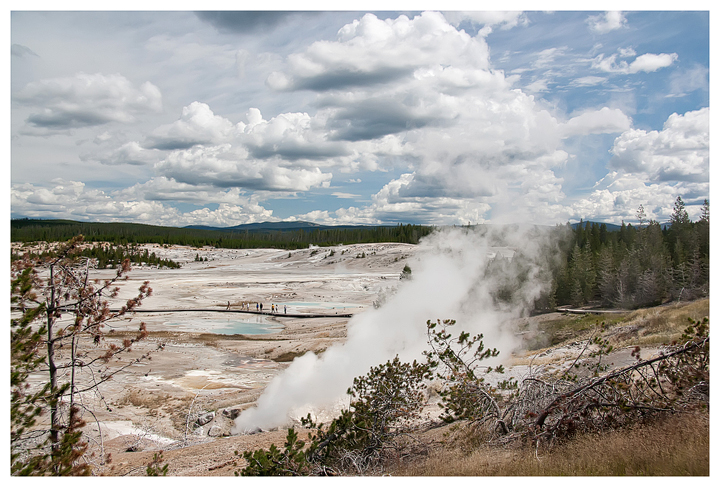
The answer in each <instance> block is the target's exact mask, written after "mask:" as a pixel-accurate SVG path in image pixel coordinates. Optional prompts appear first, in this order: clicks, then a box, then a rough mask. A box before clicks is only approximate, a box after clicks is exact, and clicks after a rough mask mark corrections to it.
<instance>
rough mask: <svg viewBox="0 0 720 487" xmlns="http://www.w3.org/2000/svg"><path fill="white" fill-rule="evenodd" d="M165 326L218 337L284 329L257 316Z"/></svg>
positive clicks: (273, 331) (180, 322)
mask: <svg viewBox="0 0 720 487" xmlns="http://www.w3.org/2000/svg"><path fill="white" fill-rule="evenodd" d="M165 326H167V327H169V328H171V329H176V330H182V331H190V332H196V333H197V332H202V333H215V334H218V335H267V334H269V333H277V332H279V331H282V329H283V328H284V326H283V325H281V324H279V323H275V322H273V321H270V320H268V319H267V318H265V317H264V316H259V315H250V316H244V317H242V318H237V317H234V318H221V319H217V318H214V319H212V318H211V319H183V320H182V321H175V322H172V321H168V322H166V323H165Z"/></svg>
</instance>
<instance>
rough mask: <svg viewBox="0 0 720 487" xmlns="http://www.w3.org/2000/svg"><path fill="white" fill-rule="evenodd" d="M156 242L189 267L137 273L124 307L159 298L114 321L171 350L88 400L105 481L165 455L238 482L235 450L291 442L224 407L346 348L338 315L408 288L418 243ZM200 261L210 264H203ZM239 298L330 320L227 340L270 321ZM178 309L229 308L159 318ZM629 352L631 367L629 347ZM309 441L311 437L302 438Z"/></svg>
mask: <svg viewBox="0 0 720 487" xmlns="http://www.w3.org/2000/svg"><path fill="white" fill-rule="evenodd" d="M146 247H147V248H148V249H149V250H150V251H151V252H155V253H156V254H157V255H158V256H159V257H162V258H170V259H173V260H175V261H177V262H179V263H181V264H182V268H181V269H172V270H170V269H151V268H147V267H135V268H133V270H132V272H130V274H129V276H130V278H129V280H128V281H127V282H126V283H125V284H124V285H123V287H122V292H121V294H120V296H119V298H121V299H118V301H117V303H121V302H122V300H124V299H127V298H129V297H131V296H132V295H133V293H134V292H136V290H137V288H138V287H139V285H140V284H141V283H142V282H143V281H145V280H148V281H150V286H151V287H152V289H153V294H152V296H151V297H150V298H148V299H147V300H145V301H144V302H143V304H142V307H141V308H140V310H141V311H142V312H138V313H136V314H135V316H133V317H132V318H131V319H128V320H123V321H120V322H115V323H113V327H112V329H113V332H112V333H109V334H108V339H109V340H113V338H112V334H113V333H115V334H120V335H124V334H126V333H127V332H130V331H134V330H137V328H138V325H139V323H140V321H143V322H145V323H146V325H147V329H148V331H150V337H149V338H148V339H146V340H145V341H143V342H141V343H140V344H138V345H135V346H134V347H133V351H132V354H131V356H139V355H141V354H143V353H145V352H147V351H150V350H154V349H156V348H157V347H158V346H159V345H163V350H161V351H157V352H155V353H153V355H152V359H151V360H149V361H145V362H143V363H141V364H138V365H134V366H132V367H131V368H130V369H128V370H126V371H123V372H121V373H118V374H115V375H114V377H113V380H112V381H110V382H107V383H105V384H103V385H102V386H101V388H100V393H101V396H85V397H84V398H83V401H84V402H85V404H86V405H87V406H88V410H90V411H92V412H93V414H94V416H93V415H90V414H89V413H88V414H86V415H85V420H86V422H87V427H86V429H87V431H88V433H90V437H91V438H93V440H92V441H91V445H90V446H91V450H92V451H94V452H96V453H97V454H98V455H97V456H95V457H94V458H93V459H92V463H93V464H94V467H95V469H94V472H95V474H105V475H144V474H145V465H146V464H147V462H149V461H150V460H151V459H152V458H153V455H154V454H155V453H156V452H158V451H159V450H163V451H164V453H163V455H164V460H165V462H166V463H168V464H169V472H168V474H169V475H177V476H217V475H222V476H227V475H233V473H234V472H235V471H236V470H238V466H240V465H242V463H243V462H242V461H240V462H237V463H238V465H234V464H233V461H235V460H238V459H239V458H240V457H238V456H236V455H235V451H238V452H240V453H241V452H242V451H245V450H253V449H257V448H260V447H264V448H267V447H269V445H270V444H271V443H275V444H276V445H282V444H283V443H284V440H285V434H286V430H284V429H282V428H281V429H279V430H275V431H268V432H262V433H259V434H254V435H241V436H227V434H228V433H229V431H230V427H231V426H232V421H231V420H230V419H229V418H227V417H226V416H224V415H223V414H222V412H223V410H227V411H228V412H229V411H231V410H234V411H236V412H237V411H238V410H242V409H245V408H248V407H250V406H252V405H253V404H254V402H255V401H256V400H257V398H258V397H259V396H260V394H261V393H262V391H263V389H264V387H265V386H266V385H267V384H268V383H269V381H270V380H272V378H273V377H275V376H276V375H277V374H278V373H280V372H281V371H282V370H284V369H285V368H286V367H287V366H288V365H289V363H290V361H291V360H292V357H294V356H296V355H300V354H302V353H303V352H306V351H312V352H322V351H323V350H325V349H326V348H327V347H329V346H330V345H332V344H333V343H336V342H341V341H343V340H344V338H345V336H346V324H347V322H348V320H349V319H348V318H345V317H340V316H337V317H335V316H334V315H335V314H338V315H343V314H348V313H361V312H362V311H363V310H364V309H366V308H369V307H371V306H372V305H373V301H374V300H376V299H377V298H378V294H379V293H380V292H381V291H382V290H383V289H385V288H388V287H394V286H396V285H397V284H398V280H399V276H400V273H401V271H402V269H403V267H404V266H405V265H406V264H407V263H411V261H412V256H413V254H414V252H415V251H416V248H417V247H415V246H412V245H405V244H362V245H349V246H338V247H332V248H320V249H304V250H297V251H291V252H288V251H283V250H269V249H252V250H226V249H209V248H206V249H195V248H189V247H168V248H163V247H161V246H159V245H147V246H146ZM363 254H364V255H365V257H364V258H360V257H361V256H362V255H363ZM196 255H199V257H201V258H202V259H203V261H202V262H196V261H195V258H196ZM205 258H207V259H208V260H207V262H205V261H204V259H205ZM113 272H114V271H111V270H104V271H102V272H99V273H98V274H97V275H98V277H110V276H111V275H112V274H113ZM228 302H230V305H231V306H230V309H231V310H239V309H241V306H242V303H244V302H250V303H252V307H251V309H255V304H254V303H256V302H262V303H263V305H264V309H265V310H266V311H267V310H268V309H269V308H270V306H271V304H273V303H287V305H288V313H290V314H293V313H318V314H327V315H329V316H328V317H326V318H308V319H302V318H291V317H286V316H283V315H282V314H279V315H275V316H265V317H263V319H264V320H266V321H265V323H266V324H269V325H274V326H276V327H277V328H276V330H274V331H273V333H270V334H263V335H242V336H238V335H235V336H231V335H227V334H222V330H221V329H222V328H224V327H226V326H228V324H229V323H230V322H233V321H236V320H245V319H248V320H250V321H257V320H258V318H259V317H258V316H257V315H249V314H244V313H243V314H237V313H227V312H223V310H226V309H227V307H228ZM294 303H303V304H301V305H300V304H297V305H296V304H294ZM171 309H172V310H190V309H213V310H215V309H216V310H219V311H220V312H212V311H204V312H197V311H185V312H170V311H165V312H162V311H160V310H171ZM281 309H283V308H281ZM283 311H284V309H283ZM551 317H552V315H546V316H545V317H537V318H534V319H548V318H551ZM578 347H581V345H580V344H579V343H577V344H570V345H568V346H566V347H559V348H557V349H554V350H552V351H548V352H546V353H544V354H542V355H533V356H527V357H522V356H516V357H515V360H514V362H515V363H514V364H508V365H510V366H511V367H512V368H513V375H514V376H515V377H516V378H517V377H521V376H523V375H524V374H525V373H528V372H529V370H530V369H531V368H532V369H533V370H535V371H536V372H537V369H538V367H540V368H544V367H549V368H551V369H552V368H553V367H557V366H558V365H557V362H558V359H559V360H560V361H561V362H562V360H563V359H567V358H569V357H572V356H576V355H577V353H578V352H579V348H578ZM575 348H578V349H577V350H576V349H575ZM625 355H627V360H630V356H629V351H628V352H627V353H626V354H625ZM128 358H130V357H128V356H127V355H126V356H125V359H126V360H127V359H128ZM618 358H620V357H618ZM622 358H623V359H625V357H622ZM205 412H215V419H213V420H212V421H210V422H209V423H207V424H206V425H204V426H201V427H199V428H198V427H196V425H194V423H195V420H196V419H197V416H198V414H202V413H205ZM328 414H330V415H329V416H328V418H324V419H330V418H331V417H332V412H329V413H328ZM296 429H297V428H296ZM99 431H101V432H102V434H100V433H99ZM210 434H212V435H213V436H210ZM218 435H219V436H218ZM305 437H306V435H305V434H304V433H303V432H302V430H300V438H301V439H304V438H305ZM101 452H104V453H105V454H107V453H110V454H111V456H112V461H111V462H110V463H109V464H106V463H104V462H102V461H101V459H100V457H101V455H99V454H100V453H101Z"/></svg>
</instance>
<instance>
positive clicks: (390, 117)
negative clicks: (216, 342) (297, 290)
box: [10, 3, 710, 226]
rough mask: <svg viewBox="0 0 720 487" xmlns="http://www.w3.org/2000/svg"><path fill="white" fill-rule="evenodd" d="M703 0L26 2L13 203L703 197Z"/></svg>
mask: <svg viewBox="0 0 720 487" xmlns="http://www.w3.org/2000/svg"><path fill="white" fill-rule="evenodd" d="M448 5H452V4H448ZM700 5H701V6H702V5H703V4H702V3H701V4H700ZM688 6H689V7H691V8H692V7H693V5H692V4H689V5H688ZM23 8H28V7H23ZM451 8H452V7H451ZM704 8H705V10H704V11H703V9H702V8H700V9H698V10H696V11H672V12H668V11H626V12H618V11H601V10H598V11H562V10H560V11H551V12H548V11H513V12H478V11H469V12H467V11H461V10H458V9H455V8H452V9H451V10H447V11H442V10H428V11H423V10H418V11H407V10H403V11H371V10H368V11H365V10H359V9H358V10H355V11H332V12H330V11H324V10H322V9H320V10H315V11H305V12H287V11H270V12H242V11H236V12H222V11H213V12H196V11H108V12H92V11H53V12H49V11H42V10H36V11H13V12H12V13H11V15H10V20H11V22H10V29H11V43H12V50H11V56H10V65H11V84H10V89H11V105H10V109H11V123H10V130H11V142H10V146H11V147H10V148H11V191H10V199H11V213H12V216H13V217H20V216H27V217H41V218H69V219H74V220H84V221H131V222H138V223H149V224H159V225H171V226H184V225H191V224H204V225H214V226H232V225H237V224H242V223H251V222H259V221H279V220H305V221H313V222H317V223H324V224H382V223H396V222H404V223H422V224H434V225H442V224H467V223H484V222H492V223H506V222H532V223H540V224H548V225H553V224H556V223H564V222H566V221H578V220H579V219H581V218H582V219H584V220H599V221H606V222H611V223H620V222H621V221H623V220H625V221H626V222H631V223H632V222H634V221H635V213H636V210H637V208H638V206H639V205H640V204H642V205H643V206H644V208H645V211H646V213H647V214H648V216H649V217H650V218H654V219H656V220H659V221H665V220H667V218H668V216H669V215H670V213H671V211H672V207H673V203H674V201H675V199H676V198H677V196H682V197H683V199H684V200H685V202H686V204H687V205H688V206H687V207H688V210H689V213H690V216H691V218H693V219H696V218H697V216H698V215H699V211H700V205H701V204H702V202H703V200H704V199H705V198H709V195H710V170H709V120H710V117H709V65H710V59H709V49H710V43H709V31H710V25H709V18H710V15H709V12H708V11H707V8H709V7H707V6H706V7H704Z"/></svg>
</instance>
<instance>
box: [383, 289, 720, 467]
mask: <svg viewBox="0 0 720 487" xmlns="http://www.w3.org/2000/svg"><path fill="white" fill-rule="evenodd" d="M709 308H710V302H709V300H708V299H704V300H700V301H695V302H692V303H683V304H674V305H670V306H659V307H656V308H648V309H641V310H636V311H632V312H628V313H627V314H624V315H620V316H613V317H606V318H604V319H603V320H604V321H605V323H606V324H607V325H609V329H608V332H607V333H608V335H609V336H610V340H611V342H612V343H613V345H615V346H616V347H621V346H631V345H641V346H654V345H660V344H662V343H669V342H672V341H673V340H676V339H678V338H679V337H680V335H681V334H682V332H683V330H685V328H686V327H687V325H688V318H690V319H693V320H700V319H702V318H703V317H706V316H709V314H710V309H709ZM601 319H602V318H601ZM601 319H599V318H598V317H597V316H592V315H585V316H576V315H567V316H562V317H560V318H559V319H555V320H550V321H545V322H542V324H541V325H540V327H541V332H542V333H543V334H546V335H547V338H548V340H549V341H550V342H553V343H556V344H560V343H566V342H570V341H574V340H578V339H583V338H587V337H589V336H590V335H591V334H592V333H593V330H594V329H596V327H597V323H598V321H600V320H601ZM443 430H444V431H443V432H442V433H437V432H436V433H434V435H435V436H436V438H435V439H436V440H439V441H440V442H441V444H442V445H441V446H439V447H436V448H435V449H433V450H431V452H430V453H429V454H428V456H427V457H425V458H423V459H421V460H420V461H418V460H417V458H416V459H415V461H411V462H407V463H404V464H399V465H395V466H394V467H391V473H392V474H393V475H404V476H436V475H438V476H495V475H499V476H565V475H571V476H608V475H609V476H617V475H631V476H632V475H663V476H667V475H709V469H710V448H709V445H710V430H709V413H708V411H707V410H698V411H694V412H692V413H687V414H685V413H683V414H678V415H675V416H669V417H664V418H657V419H656V420H654V421H652V422H650V423H648V424H639V425H636V426H635V427H633V428H631V429H624V430H615V431H606V432H603V433H599V434H585V435H578V436H577V437H575V438H573V439H571V440H568V441H567V442H565V443H562V444H560V445H558V446H555V447H554V448H551V449H545V450H542V451H536V450H535V449H534V448H531V447H528V446H517V445H516V446H506V447H492V446H489V445H487V444H483V443H482V442H479V441H478V440H477V439H476V438H469V437H468V435H467V433H465V432H463V425H462V424H461V423H460V424H456V425H453V426H449V427H445V428H443ZM437 436H439V437H437ZM599 445H602V448H599V447H598V446H599Z"/></svg>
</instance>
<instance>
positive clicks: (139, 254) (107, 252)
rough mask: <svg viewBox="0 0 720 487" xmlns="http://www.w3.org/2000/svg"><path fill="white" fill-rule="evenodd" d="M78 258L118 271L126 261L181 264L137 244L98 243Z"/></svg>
mask: <svg viewBox="0 0 720 487" xmlns="http://www.w3.org/2000/svg"><path fill="white" fill-rule="evenodd" d="M25 253H26V252H21V253H15V252H11V254H10V261H11V262H14V261H16V260H20V259H23V258H25ZM30 254H34V255H33V257H34V258H39V259H41V260H42V259H50V258H53V257H55V256H56V255H57V252H56V251H55V250H53V249H47V250H44V251H40V252H36V253H33V252H30ZM75 255H76V256H77V257H87V258H89V259H92V260H93V261H94V262H95V266H96V267H97V268H99V269H106V268H110V269H117V268H118V267H120V266H121V265H122V264H123V262H125V261H126V260H127V261H129V262H131V263H133V264H140V263H144V264H147V265H150V266H157V267H166V268H169V269H179V268H180V264H178V263H177V262H175V261H174V260H171V259H163V258H161V257H158V256H157V255H156V254H155V252H149V251H148V250H147V249H144V250H140V249H139V248H137V245H136V244H133V245H113V244H110V243H106V242H103V243H97V244H96V245H92V246H90V247H85V248H83V249H82V250H77V251H76V252H75Z"/></svg>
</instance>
